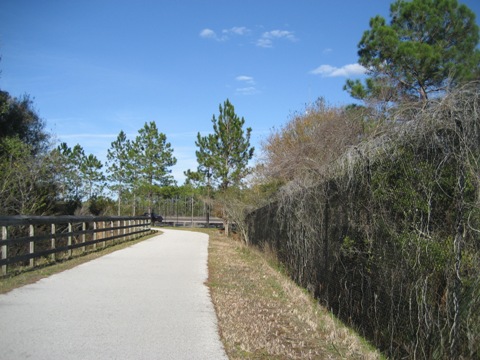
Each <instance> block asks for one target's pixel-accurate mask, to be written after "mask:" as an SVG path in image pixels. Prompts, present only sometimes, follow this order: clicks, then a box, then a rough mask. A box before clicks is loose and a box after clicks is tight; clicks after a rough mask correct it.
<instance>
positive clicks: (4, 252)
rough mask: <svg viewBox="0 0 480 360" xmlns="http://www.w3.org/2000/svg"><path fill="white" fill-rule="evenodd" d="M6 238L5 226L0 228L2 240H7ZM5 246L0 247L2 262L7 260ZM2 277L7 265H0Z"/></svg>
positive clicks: (6, 229)
mask: <svg viewBox="0 0 480 360" xmlns="http://www.w3.org/2000/svg"><path fill="white" fill-rule="evenodd" d="M7 237H8V228H7V227H6V226H2V240H7ZM7 251H8V249H7V245H2V260H6V259H7ZM2 275H3V276H5V275H7V265H2Z"/></svg>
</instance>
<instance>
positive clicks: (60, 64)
mask: <svg viewBox="0 0 480 360" xmlns="http://www.w3.org/2000/svg"><path fill="white" fill-rule="evenodd" d="M461 2H462V3H464V4H466V5H467V6H468V7H469V8H470V9H471V10H473V11H474V12H475V13H476V15H477V23H478V19H479V18H480V1H478V0H464V1H461ZM390 3H391V1H389V0H342V1H338V0H337V1H331V0H276V1H274V0H169V1H167V0H162V1H153V0H151V1H147V0H136V1H132V0H131V1H125V0H82V1H73V0H63V1H62V0H55V1H54V0H43V1H35V0H30V1H27V0H2V1H1V2H0V56H1V57H2V59H1V62H0V70H1V71H2V72H1V74H0V89H2V90H5V91H8V92H9V93H10V94H11V95H12V96H20V95H22V94H29V95H30V96H31V97H33V98H34V104H35V108H36V109H37V110H38V113H39V114H40V116H41V117H42V118H43V119H44V120H45V121H46V124H47V129H48V131H50V132H51V133H53V134H54V135H55V137H56V139H57V141H59V142H62V141H65V142H67V144H68V145H69V146H70V147H73V146H74V145H75V144H77V143H79V144H80V145H82V146H83V148H84V149H85V151H86V153H87V154H88V153H93V154H94V155H96V156H97V157H98V158H99V159H100V160H102V161H105V158H106V153H107V149H108V148H109V147H110V144H111V142H112V141H114V140H115V139H116V137H117V135H118V133H119V132H120V130H123V131H125V132H126V133H127V135H128V137H129V138H131V139H133V138H134V137H135V136H136V134H137V132H138V130H139V129H140V128H141V127H143V125H144V123H145V122H149V121H155V122H156V123H157V126H158V128H159V130H160V131H161V132H163V133H165V134H166V136H167V140H168V141H169V142H170V143H171V144H172V147H173V149H174V155H175V157H176V158H177V160H178V162H177V165H176V166H175V167H174V168H172V173H173V175H174V176H175V178H176V179H177V181H178V182H179V185H181V184H182V183H183V180H184V176H183V171H185V170H187V169H195V168H196V159H195V149H196V148H195V138H196V134H197V133H198V132H201V133H202V134H207V133H209V132H211V131H212V123H211V119H212V115H214V114H215V115H217V114H218V106H219V104H221V103H223V101H225V100H226V99H227V98H228V99H229V100H230V101H231V102H232V103H233V105H234V106H235V111H236V113H237V114H238V115H239V116H241V117H244V118H245V121H246V126H249V127H252V129H253V133H252V139H251V140H252V141H251V142H252V145H254V146H255V147H256V149H257V154H259V152H260V148H261V145H260V144H261V142H262V140H263V139H265V138H266V137H267V136H268V134H269V133H270V132H271V130H272V129H273V128H277V129H278V128H280V127H282V126H283V125H284V124H285V123H286V122H287V121H288V119H289V118H290V116H291V114H292V113H294V112H296V111H302V109H304V108H305V105H306V104H308V103H310V102H312V101H314V100H315V99H316V98H318V97H320V96H323V97H325V99H326V100H327V101H328V102H329V103H330V104H332V105H344V104H348V103H350V102H352V99H351V98H350V97H349V96H348V94H347V93H345V92H344V91H343V90H342V86H343V84H344V83H345V80H346V79H347V78H356V77H360V76H361V69H359V66H358V65H357V60H358V56H357V44H358V42H359V40H360V38H361V36H362V33H363V31H365V30H367V29H368V23H369V19H370V18H371V17H373V16H375V15H377V14H378V15H382V16H384V17H385V18H387V19H388V11H389V6H390Z"/></svg>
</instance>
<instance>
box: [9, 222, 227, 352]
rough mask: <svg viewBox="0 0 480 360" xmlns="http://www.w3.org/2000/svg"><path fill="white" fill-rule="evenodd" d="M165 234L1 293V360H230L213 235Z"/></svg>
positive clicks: (177, 231)
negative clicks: (214, 274) (212, 271)
mask: <svg viewBox="0 0 480 360" xmlns="http://www.w3.org/2000/svg"><path fill="white" fill-rule="evenodd" d="M162 231H164V234H162V235H158V236H155V237H153V238H151V239H149V240H146V241H143V242H140V243H137V244H135V245H133V246H131V247H128V248H126V249H123V250H119V251H116V252H114V253H111V254H109V255H105V256H103V257H101V258H98V259H96V260H92V261H90V262H87V263H84V264H82V265H79V266H78V267H75V268H73V269H71V270H67V271H64V272H62V273H59V274H55V275H53V276H50V277H48V278H45V279H42V280H40V281H38V282H37V283H35V284H32V285H27V286H23V287H21V288H18V289H15V290H13V291H11V292H9V293H7V294H4V295H0V359H5V360H10V359H12V360H18V359H48V360H53V359H62V360H63V359H65V360H69V359H82V360H85V359H100V360H101V359H129V360H131V359H227V356H226V355H225V351H224V349H223V345H222V343H221V341H220V338H219V335H218V329H217V319H216V315H215V311H214V308H213V305H212V302H211V299H210V295H209V291H208V288H207V286H206V285H205V284H204V282H205V281H206V280H207V276H208V271H207V257H208V235H206V234H201V233H196V232H189V231H179V230H162Z"/></svg>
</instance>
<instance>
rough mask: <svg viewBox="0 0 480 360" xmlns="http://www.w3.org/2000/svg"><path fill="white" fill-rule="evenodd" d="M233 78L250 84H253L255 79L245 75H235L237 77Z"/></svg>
mask: <svg viewBox="0 0 480 360" xmlns="http://www.w3.org/2000/svg"><path fill="white" fill-rule="evenodd" d="M235 80H237V81H243V82H245V83H247V84H252V85H253V84H255V80H254V79H253V77H251V76H247V75H240V76H237V77H236V78H235Z"/></svg>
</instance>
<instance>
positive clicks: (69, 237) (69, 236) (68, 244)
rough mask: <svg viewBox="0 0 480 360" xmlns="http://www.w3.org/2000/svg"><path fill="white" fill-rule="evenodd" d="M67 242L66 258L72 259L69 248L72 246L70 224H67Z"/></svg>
mask: <svg viewBox="0 0 480 360" xmlns="http://www.w3.org/2000/svg"><path fill="white" fill-rule="evenodd" d="M68 232H69V234H68V241H67V246H68V247H69V248H68V251H67V256H68V257H72V249H71V248H70V246H72V232H73V229H72V223H71V222H69V223H68Z"/></svg>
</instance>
